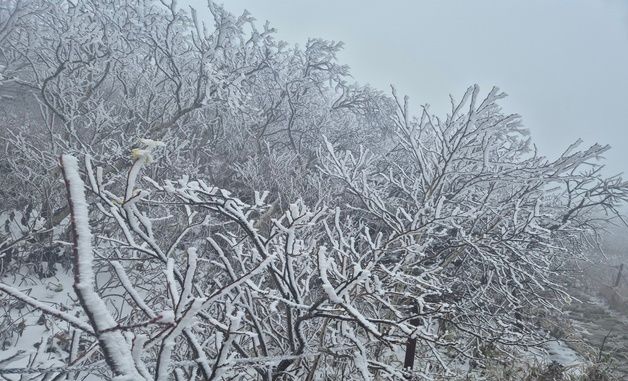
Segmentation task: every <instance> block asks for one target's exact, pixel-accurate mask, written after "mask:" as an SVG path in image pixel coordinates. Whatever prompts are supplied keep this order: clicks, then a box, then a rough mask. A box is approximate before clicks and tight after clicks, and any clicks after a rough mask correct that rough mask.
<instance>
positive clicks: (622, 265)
mask: <svg viewBox="0 0 628 381" xmlns="http://www.w3.org/2000/svg"><path fill="white" fill-rule="evenodd" d="M622 271H624V264H623V263H622V264H620V265H619V271H618V272H617V278H615V284H614V285H613V287H618V286H619V282H620V281H621V272H622Z"/></svg>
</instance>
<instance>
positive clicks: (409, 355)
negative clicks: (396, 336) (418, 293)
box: [403, 305, 421, 380]
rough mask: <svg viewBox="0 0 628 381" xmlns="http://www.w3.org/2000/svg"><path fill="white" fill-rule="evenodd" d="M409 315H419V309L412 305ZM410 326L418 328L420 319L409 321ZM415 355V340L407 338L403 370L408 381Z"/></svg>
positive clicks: (410, 378)
mask: <svg viewBox="0 0 628 381" xmlns="http://www.w3.org/2000/svg"><path fill="white" fill-rule="evenodd" d="M411 313H416V314H418V313H419V307H418V306H417V305H414V306H413V307H412V309H411ZM410 324H412V325H413V326H415V327H418V326H419V324H421V318H419V317H415V318H413V319H410ZM415 355H416V338H414V337H408V341H407V342H406V356H405V358H404V361H403V369H405V370H406V371H407V372H408V376H407V377H406V378H407V379H408V380H412V378H413V376H412V371H413V370H414V357H415Z"/></svg>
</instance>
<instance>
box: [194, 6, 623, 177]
mask: <svg viewBox="0 0 628 381" xmlns="http://www.w3.org/2000/svg"><path fill="white" fill-rule="evenodd" d="M189 1H190V2H192V3H193V4H195V5H196V7H197V8H198V9H205V0H189ZM218 1H219V0H218ZM224 4H225V7H226V8H227V9H228V10H230V11H232V12H233V13H238V14H240V13H241V12H242V11H243V10H244V9H248V10H249V11H250V12H251V13H252V14H253V16H254V17H255V18H256V19H257V20H258V21H259V22H260V23H263V22H264V21H265V20H269V21H270V23H271V25H272V26H274V27H275V28H277V29H278V37H279V38H281V39H283V40H286V41H289V42H292V43H297V44H299V45H301V46H303V45H304V43H305V41H307V38H308V37H321V38H325V39H333V40H340V41H344V42H345V44H346V45H345V49H344V52H343V53H342V54H341V56H340V61H341V62H342V63H346V64H348V65H350V66H351V68H352V73H353V76H354V78H355V80H356V81H357V82H360V83H370V84H372V85H373V86H374V87H377V88H380V89H383V90H386V91H388V89H389V85H390V84H394V85H395V86H396V87H397V88H398V90H399V92H400V93H405V94H408V95H409V96H410V97H411V98H410V99H411V103H412V104H413V105H415V106H417V108H418V106H419V105H420V104H424V103H430V104H431V105H432V108H433V110H434V111H437V110H443V107H444V106H445V105H446V104H447V102H448V94H450V93H451V94H453V95H454V96H456V97H458V98H459V97H460V96H461V95H462V93H463V92H464V90H465V89H466V87H467V86H469V85H471V84H473V83H478V84H480V86H481V87H482V89H483V90H484V91H488V90H489V89H490V87H491V86H493V85H497V86H499V87H500V88H501V89H502V90H504V91H505V92H507V93H508V94H509V95H510V96H509V98H508V100H507V101H506V102H504V107H505V109H506V111H508V112H517V113H519V114H521V115H522V116H523V120H524V123H525V125H526V126H527V127H528V128H529V129H530V130H531V131H532V135H533V138H534V141H535V142H536V143H537V145H538V147H539V150H540V151H541V153H543V154H546V155H549V156H554V155H556V154H558V153H559V152H561V150H562V149H563V148H565V147H566V146H567V145H568V144H569V143H571V142H573V141H574V140H575V139H577V138H579V137H580V138H582V139H584V141H585V143H588V144H592V143H595V142H599V143H604V144H606V143H608V144H611V146H612V147H613V149H612V150H611V151H610V153H608V154H607V155H606V157H607V159H608V169H609V172H625V173H628V0H518V1H514V0H473V1H462V0H459V1H454V0H388V1H384V2H383V1H371V0H335V1H334V0H316V1H311V0H310V1H306V0H228V1H225V2H224Z"/></svg>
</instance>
